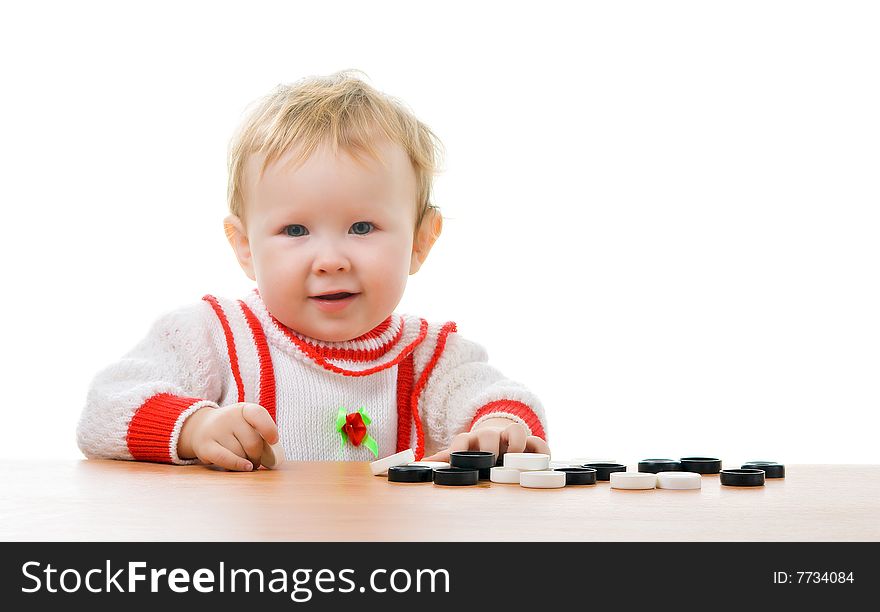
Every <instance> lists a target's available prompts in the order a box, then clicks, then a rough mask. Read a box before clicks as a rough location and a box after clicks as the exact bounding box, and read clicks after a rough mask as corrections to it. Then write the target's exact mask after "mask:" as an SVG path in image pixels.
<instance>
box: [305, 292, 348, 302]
mask: <svg viewBox="0 0 880 612" xmlns="http://www.w3.org/2000/svg"><path fill="white" fill-rule="evenodd" d="M353 295H357V293H346V292H343V293H330V294H328V295H313V296H312V297H313V298H314V299H316V300H330V301H333V300H344V299H345V298H347V297H351V296H353Z"/></svg>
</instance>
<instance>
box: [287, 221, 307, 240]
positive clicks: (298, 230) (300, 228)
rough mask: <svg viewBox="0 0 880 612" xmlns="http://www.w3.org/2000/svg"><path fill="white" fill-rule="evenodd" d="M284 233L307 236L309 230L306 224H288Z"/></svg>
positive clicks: (296, 236) (295, 236) (293, 235)
mask: <svg viewBox="0 0 880 612" xmlns="http://www.w3.org/2000/svg"><path fill="white" fill-rule="evenodd" d="M291 230H292V231H291ZM284 233H285V234H287V235H288V236H292V237H294V238H298V237H299V236H305V235H306V234H308V233H309V230H307V229H306V226H305V225H299V224H295V225H288V226H286V227H285V228H284Z"/></svg>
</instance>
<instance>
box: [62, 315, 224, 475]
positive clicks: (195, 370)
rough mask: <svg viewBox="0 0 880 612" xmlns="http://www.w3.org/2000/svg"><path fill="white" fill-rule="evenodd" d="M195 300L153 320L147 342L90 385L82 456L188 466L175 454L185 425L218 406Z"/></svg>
mask: <svg viewBox="0 0 880 612" xmlns="http://www.w3.org/2000/svg"><path fill="white" fill-rule="evenodd" d="M210 309H211V306H210V305H209V304H208V303H207V302H205V301H200V302H198V303H196V304H192V305H190V306H187V307H184V308H180V309H178V310H175V311H172V312H169V313H166V314H164V315H163V316H161V317H160V318H159V319H158V320H156V321H155V322H154V323H153V325H152V327H151V329H150V330H149V332H148V333H147V335H146V337H145V338H143V339H142V340H141V341H140V342H139V343H138V344H137V346H135V347H134V348H133V349H132V350H131V351H129V352H128V353H126V354H125V355H124V356H123V357H122V358H121V359H120V360H119V361H117V362H115V363H112V364H111V365H109V366H107V367H106V368H104V369H103V370H101V371H100V372H98V374H97V375H96V376H95V377H94V378H93V380H92V382H91V384H90V386H89V390H88V395H87V398H86V405H85V407H84V408H83V411H82V414H81V416H80V420H79V424H78V426H77V443H78V445H79V448H80V450H81V451H82V452H83V454H84V455H86V457H89V458H101V459H129V460H131V459H134V460H137V461H156V462H160V463H174V464H190V463H195V462H196V460H195V459H190V460H183V459H180V457H179V456H178V455H177V440H178V438H179V436H180V428H181V427H182V425H183V422H184V420H185V419H186V417H188V416H189V415H190V414H192V413H193V412H195V411H196V410H198V409H199V408H202V407H204V406H212V407H215V408H216V407H218V404H217V402H218V401H219V400H220V397H221V394H222V388H221V387H222V380H223V377H222V376H221V367H222V363H221V360H220V359H219V358H218V356H217V352H216V350H215V349H214V344H213V341H212V338H211V334H210V327H209V325H210V321H211V320H210V318H209V317H210V316H211V313H210Z"/></svg>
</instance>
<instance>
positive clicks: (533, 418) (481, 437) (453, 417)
mask: <svg viewBox="0 0 880 612" xmlns="http://www.w3.org/2000/svg"><path fill="white" fill-rule="evenodd" d="M422 412H423V415H424V419H425V422H426V424H427V435H426V441H425V448H426V451H427V452H428V453H431V452H434V453H436V454H435V455H433V456H432V457H431V459H435V458H436V459H441V460H442V459H443V458H444V457H445V456H448V453H449V452H450V451H453V450H468V449H470V450H477V449H481V450H491V451H492V452H495V453H496V454H498V455H499V456H500V455H501V454H503V453H504V452H506V451H507V450H510V452H521V451H527V452H546V453H549V447H548V446H547V444H546V416H545V413H544V408H543V406H542V405H541V402H540V400H539V399H538V398H537V397H536V396H535V395H534V394H533V393H532V392H531V391H530V390H528V389H527V388H526V387H525V386H524V385H522V384H520V383H518V382H515V381H512V380H510V379H507V378H505V377H504V375H503V374H502V373H501V372H499V371H498V370H497V369H495V368H494V367H492V366H491V365H489V364H488V354H487V353H486V350H485V349H484V348H483V347H482V346H480V345H479V344H477V343H475V342H472V341H470V340H467V339H465V338H463V337H461V336H460V335H459V334H458V333H455V332H452V333H450V334H449V335H448V336H447V337H446V344H445V346H444V348H443V352H442V353H441V356H440V359H439V360H438V361H437V363H436V366H435V368H434V371H433V372H432V373H431V376H430V378H429V380H428V384H427V385H426V387H425V392H424V398H423V405H422Z"/></svg>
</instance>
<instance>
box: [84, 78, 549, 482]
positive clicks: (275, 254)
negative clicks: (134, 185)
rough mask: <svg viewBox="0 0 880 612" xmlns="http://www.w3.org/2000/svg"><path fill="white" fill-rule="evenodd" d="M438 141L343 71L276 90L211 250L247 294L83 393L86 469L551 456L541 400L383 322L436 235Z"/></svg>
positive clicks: (397, 323) (460, 342)
mask: <svg viewBox="0 0 880 612" xmlns="http://www.w3.org/2000/svg"><path fill="white" fill-rule="evenodd" d="M437 144H439V143H438V142H437V140H436V137H435V136H434V134H433V133H432V132H431V131H430V130H429V129H428V128H427V127H426V126H425V125H424V124H422V123H421V122H420V121H419V120H418V119H416V118H415V117H413V116H412V114H411V113H410V112H409V111H408V110H406V109H405V108H404V107H403V106H402V105H401V104H400V103H399V102H397V101H396V100H394V99H393V98H390V97H388V96H386V95H384V94H382V93H380V92H378V91H376V90H375V89H373V88H372V87H370V86H369V85H367V84H366V83H364V82H363V81H361V80H360V79H358V78H357V77H356V76H355V75H354V74H352V73H351V72H350V71H343V72H339V73H336V74H334V75H331V76H329V77H312V78H308V79H303V80H301V81H299V82H297V83H295V84H293V85H284V86H279V87H278V88H277V89H276V90H275V91H274V92H273V93H271V94H270V95H268V96H266V97H265V98H263V99H262V100H260V101H259V102H258V104H257V106H256V107H255V109H254V110H253V112H252V113H250V114H249V116H248V117H247V119H246V120H245V122H244V123H243V125H242V126H241V128H240V129H239V131H238V132H237V133H236V135H235V137H234V138H233V141H232V144H231V147H230V156H229V189H228V193H229V209H230V213H231V214H230V215H229V216H228V217H226V219H225V228H226V234H227V237H228V239H229V242H230V244H231V245H232V248H233V250H234V251H235V255H236V257H237V258H238V262H239V264H240V265H241V268H242V269H243V270H244V272H245V274H247V276H248V277H249V278H250V279H251V280H253V281H255V282H256V285H257V286H256V288H254V290H253V291H252V292H250V293H249V294H248V295H246V296H244V297H243V298H242V299H240V300H233V299H226V298H220V297H214V296H211V295H206V296H204V297H203V298H202V300H200V301H198V302H197V303H194V304H191V305H189V306H186V307H183V308H180V309H177V310H175V311H172V312H169V313H166V314H165V315H164V316H162V317H160V318H159V319H158V320H157V321H156V322H155V323H154V324H153V327H152V328H151V330H150V331H149V333H148V335H147V336H146V338H144V339H143V340H142V341H141V342H140V343H139V344H138V345H137V346H136V347H134V349H132V350H131V351H130V352H129V353H128V354H127V355H125V356H124V357H123V358H122V359H121V360H120V361H119V362H117V363H114V364H112V365H110V366H109V367H107V368H106V369H104V370H102V371H101V372H100V373H98V374H97V376H96V377H95V378H94V380H93V382H92V384H91V387H90V390H89V393H88V398H87V402H86V406H85V408H84V410H83V414H82V417H81V418H80V422H79V426H78V428H77V439H78V443H79V447H80V449H81V450H82V452H83V453H84V454H85V455H86V456H88V457H101V458H110V459H135V460H140V461H157V462H164V463H173V464H190V463H195V462H196V461H201V462H203V463H208V464H215V465H217V466H220V467H223V468H226V469H229V470H253V469H256V468H258V467H259V466H260V458H261V455H262V452H263V449H264V444H267V445H274V444H277V443H279V442H280V445H281V446H282V448H283V451H284V454H285V455H286V457H287V458H288V459H294V460H306V461H317V460H347V461H367V460H374V459H375V458H376V457H377V456H378V457H384V456H387V455H390V454H393V453H395V452H398V451H400V450H403V449H407V448H413V449H414V450H415V454H416V458H417V459H422V458H423V457H424V456H425V454H428V455H432V456H430V457H427V459H434V460H443V459H446V458H448V456H449V452H451V451H454V450H488V451H492V452H494V453H496V454H499V456H500V454H502V453H504V452H505V451H509V452H522V451H526V452H543V453H549V447H548V446H547V443H546V442H545V439H546V435H545V417H544V411H543V408H542V407H541V404H540V402H539V401H538V399H537V398H536V397H535V396H534V395H533V394H532V393H531V392H529V391H528V390H527V389H525V388H524V387H523V386H521V385H520V384H518V383H516V382H513V381H510V380H507V379H505V378H504V377H503V376H502V375H501V373H499V372H498V371H497V370H496V369H494V368H492V367H491V366H490V365H488V364H487V363H486V360H487V354H486V351H485V350H484V349H483V347H481V346H480V345H478V344H476V343H474V342H471V341H469V340H466V339H464V338H463V337H461V336H460V335H459V334H458V333H457V329H456V325H455V323H452V322H448V323H445V324H435V323H428V322H427V321H425V320H424V319H421V318H419V317H416V316H412V315H408V314H398V313H396V312H394V309H395V307H396V306H397V304H398V303H399V302H400V299H401V297H402V295H403V291H404V287H405V286H406V280H407V276H408V275H410V274H415V273H416V272H417V271H418V270H419V268H420V267H421V266H422V264H423V263H424V261H425V258H426V257H427V256H428V252H429V251H430V250H431V247H432V246H433V244H434V242H435V240H436V239H437V237H438V236H439V235H440V231H441V228H442V217H441V215H440V213H439V211H438V209H437V208H436V207H435V206H434V205H432V203H431V183H432V177H433V174H434V171H435V151H436V149H435V147H436V146H437Z"/></svg>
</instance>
